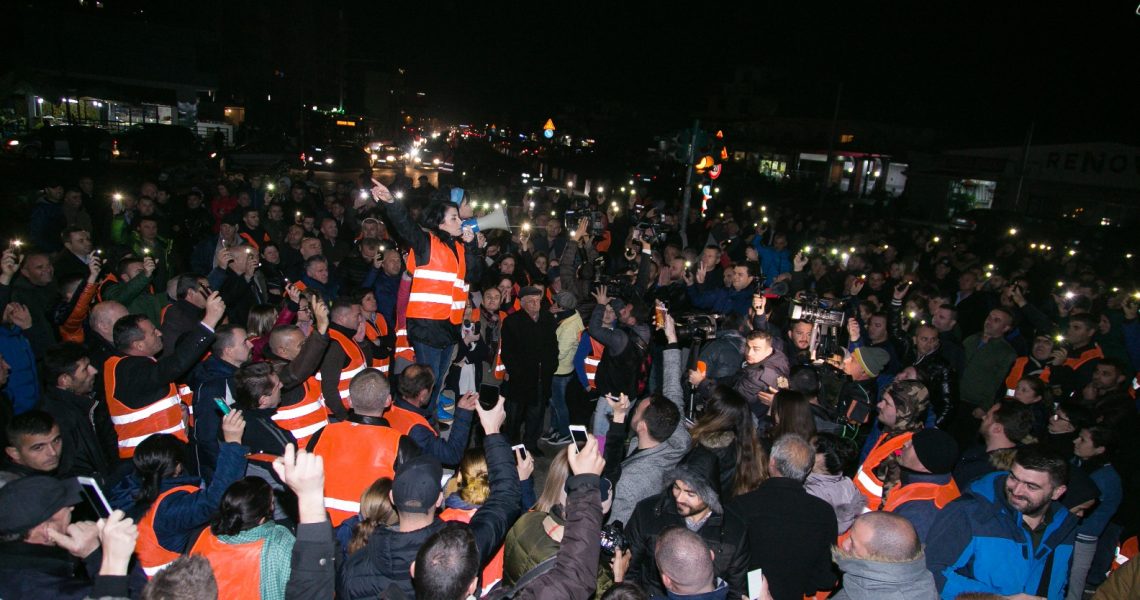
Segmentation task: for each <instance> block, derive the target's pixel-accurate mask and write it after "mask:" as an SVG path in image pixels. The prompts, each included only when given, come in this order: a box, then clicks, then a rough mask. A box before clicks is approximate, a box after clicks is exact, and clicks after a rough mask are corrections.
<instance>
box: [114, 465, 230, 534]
mask: <svg viewBox="0 0 1140 600" xmlns="http://www.w3.org/2000/svg"><path fill="white" fill-rule="evenodd" d="M246 451H247V450H246V448H245V447H244V446H242V445H240V444H222V448H221V451H220V452H219V453H218V469H217V470H216V471H215V472H214V478H213V480H211V481H210V483H209V485H207V486H206V487H205V488H203V489H199V490H198V491H197V492H180V493H175V494H171V495H169V496H167V497H166V499H165V500H163V501H162V504H160V505H159V507H158V510H157V512H156V513H155V515H154V535H155V537H156V538H157V539H158V544H159V545H160V546H162V547H163V548H166V549H167V550H170V551H171V552H184V551H185V550H186V546H187V545H188V544H189V543H190V537H191V536H192V535H193V534H194V533H195V532H197V531H198V530H199V529H201V528H202V526H203V525H205V524H206V523H209V522H210V517H213V516H214V513H216V512H217V511H218V506H219V505H220V504H221V503H222V495H224V494H225V493H226V489H227V488H229V487H230V486H231V485H233V484H234V482H236V481H238V480H239V479H241V478H242V477H245V466H246V461H245V453H246ZM180 485H195V486H201V485H202V480H201V479H199V478H197V477H193V476H182V477H173V478H170V479H165V480H163V482H162V491H163V492H165V491H167V490H169V489H171V488H173V487H177V486H180ZM141 487H142V482H140V481H139V479H138V474H137V473H131V474H130V475H129V476H127V478H126V479H124V480H123V481H122V482H120V483H119V485H117V486H115V489H113V490H112V491H111V498H110V499H109V502H110V503H111V508H116V509H120V510H122V511H123V512H125V513H126V514H127V516H129V517H131V518H133V519H134V520H135V522H136V523H137V522H138V521H139V519H141V518H142V517H143V515H144V514H146V511H147V509H148V508H149V507H148V506H138V505H137V504H136V503H135V497H136V495H137V494H138V491H139V488H141Z"/></svg>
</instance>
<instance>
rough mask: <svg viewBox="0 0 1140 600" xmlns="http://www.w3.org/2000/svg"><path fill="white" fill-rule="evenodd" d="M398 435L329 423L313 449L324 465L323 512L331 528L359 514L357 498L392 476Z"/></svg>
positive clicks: (377, 427)
mask: <svg viewBox="0 0 1140 600" xmlns="http://www.w3.org/2000/svg"><path fill="white" fill-rule="evenodd" d="M399 451H400V432H399V431H396V430H395V429H392V428H391V427H384V426H381V425H366V424H363V423H353V422H352V421H342V422H340V423H330V424H329V425H328V426H327V427H325V430H324V432H322V433H321V437H320V438H318V439H317V444H316V446H314V447H313V454H317V455H319V456H320V457H321V458H323V459H324V462H325V473H326V477H325V508H326V509H328V511H329V515H330V516H331V517H332V524H333V527H336V526H337V525H340V524H341V523H342V522H343V521H344V520H345V519H347V518H349V517H351V516H354V515H357V514H359V513H360V495H361V494H363V493H364V490H366V489H368V486H370V485H372V483H373V482H375V481H376V480H377V479H380V478H381V477H392V476H394V475H395V464H396V455H397V454H398V453H399Z"/></svg>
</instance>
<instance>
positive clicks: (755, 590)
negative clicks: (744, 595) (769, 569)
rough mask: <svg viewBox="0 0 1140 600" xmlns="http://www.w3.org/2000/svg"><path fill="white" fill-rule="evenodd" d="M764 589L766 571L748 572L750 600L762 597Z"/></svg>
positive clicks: (755, 570) (754, 570)
mask: <svg viewBox="0 0 1140 600" xmlns="http://www.w3.org/2000/svg"><path fill="white" fill-rule="evenodd" d="M762 587H764V569H753V570H751V571H749V572H748V598H749V600H756V598H759V597H760V588H762Z"/></svg>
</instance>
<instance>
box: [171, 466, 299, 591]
mask: <svg viewBox="0 0 1140 600" xmlns="http://www.w3.org/2000/svg"><path fill="white" fill-rule="evenodd" d="M294 541H295V538H294V537H293V534H292V533H290V532H289V529H288V528H286V527H283V526H281V525H278V524H277V523H274V522H273V488H271V487H269V484H268V483H266V482H265V480H264V479H260V478H257V477H246V478H245V479H242V480H240V481H238V482H237V483H234V484H233V485H231V486H230V487H229V489H227V490H226V494H225V496H223V497H222V503H221V505H220V506H219V507H218V514H217V516H215V517H214V518H213V519H212V520H211V521H210V527H209V528H208V529H204V530H203V531H202V534H201V535H199V536H198V540H197V541H195V542H194V545H193V547H191V549H190V554H200V555H202V556H204V557H206V560H208V561H210V566H211V567H213V569H214V577H215V578H216V579H217V580H218V589H219V590H224V596H225V597H226V598H227V599H231V600H246V599H249V600H257V599H259V598H260V599H262V600H283V599H284V598H285V585H286V584H287V583H288V582H289V572H290V568H291V561H292V559H291V556H292V552H293V542H294Z"/></svg>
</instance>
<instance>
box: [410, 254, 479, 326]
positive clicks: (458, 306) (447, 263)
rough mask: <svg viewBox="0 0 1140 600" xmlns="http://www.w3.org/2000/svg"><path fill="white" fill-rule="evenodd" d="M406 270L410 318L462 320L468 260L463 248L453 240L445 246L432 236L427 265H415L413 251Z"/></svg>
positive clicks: (465, 307) (455, 323) (465, 300)
mask: <svg viewBox="0 0 1140 600" xmlns="http://www.w3.org/2000/svg"><path fill="white" fill-rule="evenodd" d="M408 257H409V259H408V273H409V274H411V276H412V288H411V293H410V294H408V307H407V310H406V311H405V314H406V316H407V317H408V318H410V319H431V320H435V321H443V320H447V321H450V322H451V324H452V325H459V324H461V323H463V311H464V310H466V309H467V282H466V281H464V279H465V278H466V277H467V263H466V259H465V258H464V256H463V247H462V246H460V245H459V244H458V243H452V245H451V248H448V247H447V246H446V245H445V244H444V243H443V242H442V241H440V239H439V238H438V237H436V236H434V235H432V236H431V256H430V257H429V258H428V262H427V264H426V265H423V266H417V265H416V261H415V257H414V254H413V253H409V254H408Z"/></svg>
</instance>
